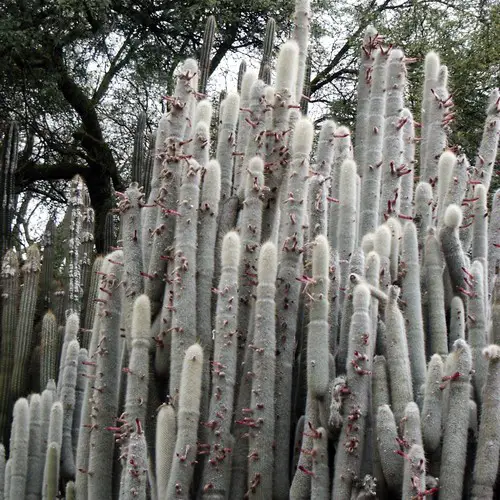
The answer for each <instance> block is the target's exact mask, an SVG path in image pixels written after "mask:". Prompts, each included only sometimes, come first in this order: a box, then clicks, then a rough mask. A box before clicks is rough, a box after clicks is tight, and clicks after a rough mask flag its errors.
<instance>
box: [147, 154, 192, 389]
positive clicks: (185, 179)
mask: <svg viewBox="0 0 500 500" xmlns="http://www.w3.org/2000/svg"><path fill="white" fill-rule="evenodd" d="M199 183H200V172H199V165H198V164H197V163H196V162H194V161H190V162H187V164H186V165H185V166H184V172H183V176H182V184H181V189H180V193H179V198H180V202H179V209H178V211H179V214H180V215H179V220H178V222H177V225H176V231H175V256H174V269H173V276H172V279H173V281H174V304H175V309H174V313H173V317H172V356H171V363H170V381H169V391H170V395H171V396H172V397H173V398H176V397H177V393H178V391H179V387H180V375H181V361H182V359H183V357H184V353H185V351H186V349H187V348H188V347H189V346H190V345H191V344H193V343H194V341H195V340H196V314H195V313H194V311H195V310H196V248H197V222H198V201H199V189H200V186H199ZM152 309H153V308H152Z"/></svg>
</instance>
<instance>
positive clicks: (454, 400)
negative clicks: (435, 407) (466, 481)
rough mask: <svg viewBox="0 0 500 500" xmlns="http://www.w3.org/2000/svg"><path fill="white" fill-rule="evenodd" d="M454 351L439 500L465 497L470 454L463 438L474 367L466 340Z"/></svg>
mask: <svg viewBox="0 0 500 500" xmlns="http://www.w3.org/2000/svg"><path fill="white" fill-rule="evenodd" d="M453 349H454V350H453V352H452V353H451V356H452V357H453V361H454V363H455V368H454V369H455V370H456V371H454V372H453V374H451V375H449V376H448V383H449V384H450V396H449V405H450V407H449V411H448V412H447V417H446V421H445V425H444V431H443V451H442V453H441V476H440V488H439V492H440V493H439V498H444V499H447V498H449V499H450V500H451V499H452V498H453V499H455V498H461V496H462V485H463V478H464V468H465V459H466V452H467V440H466V439H464V438H463V436H466V435H467V428H468V424H469V405H468V401H469V379H470V370H471V367H472V356H471V351H470V347H469V346H468V345H467V343H466V342H465V341H464V340H462V339H459V340H457V341H456V342H455V344H454V346H453Z"/></svg>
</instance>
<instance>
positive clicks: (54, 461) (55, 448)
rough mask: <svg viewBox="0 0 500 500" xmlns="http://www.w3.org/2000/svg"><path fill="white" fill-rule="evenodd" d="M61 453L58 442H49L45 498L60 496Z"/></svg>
mask: <svg viewBox="0 0 500 500" xmlns="http://www.w3.org/2000/svg"><path fill="white" fill-rule="evenodd" d="M60 453H61V452H60V447H59V445H58V444H57V443H54V442H52V443H50V444H49V446H48V448H47V457H46V459H45V472H44V475H43V495H42V498H43V500H55V499H56V498H57V496H58V493H59V460H60Z"/></svg>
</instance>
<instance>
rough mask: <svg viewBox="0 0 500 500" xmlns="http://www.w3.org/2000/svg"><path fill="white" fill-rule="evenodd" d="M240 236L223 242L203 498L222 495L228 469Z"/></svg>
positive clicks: (231, 237)
mask: <svg viewBox="0 0 500 500" xmlns="http://www.w3.org/2000/svg"><path fill="white" fill-rule="evenodd" d="M239 257H240V238H239V237H238V235H237V233H235V232H230V233H227V234H226V236H225V237H224V242H223V245H222V273H221V279H220V282H219V286H218V288H217V290H218V292H217V293H218V300H217V314H216V324H215V332H214V334H215V339H214V355H213V361H212V395H211V398H210V412H209V414H208V419H207V421H206V422H205V423H204V425H205V426H206V427H207V428H208V429H209V430H210V437H209V443H208V444H209V446H210V448H209V455H208V462H207V465H206V467H205V474H204V477H203V493H204V498H224V497H225V496H226V493H227V492H226V489H227V487H228V485H227V478H228V477H229V471H230V459H229V455H230V454H231V453H232V451H233V450H232V449H231V447H230V446H229V443H230V431H231V418H230V417H231V414H232V409H233V400H234V392H235V387H234V385H235V379H236V358H237V348H238V339H237V317H238V302H239V298H238V282H239V279H238V265H239V260H240V259H239Z"/></svg>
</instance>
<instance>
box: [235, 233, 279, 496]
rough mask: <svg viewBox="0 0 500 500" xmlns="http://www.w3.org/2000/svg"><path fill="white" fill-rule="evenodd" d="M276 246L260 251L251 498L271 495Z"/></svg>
mask: <svg viewBox="0 0 500 500" xmlns="http://www.w3.org/2000/svg"><path fill="white" fill-rule="evenodd" d="M277 267H278V262H277V251H276V246H275V245H274V244H273V243H271V242H267V243H265V244H264V245H263V246H262V248H261V251H260V255H259V266H258V273H257V274H258V278H257V279H258V285H257V300H256V302H255V331H254V338H253V345H252V346H251V348H252V349H253V351H254V356H253V365H252V373H253V379H252V393H251V394H252V396H251V401H250V409H251V410H252V412H251V414H252V417H250V418H249V419H248V420H246V419H244V421H243V422H241V424H243V425H248V428H249V436H248V447H249V455H248V497H249V498H253V499H257V498H258V499H264V498H269V497H271V496H272V491H273V467H274V453H273V442H274V439H275V433H274V429H275V420H274V419H275V411H274V405H275V403H274V397H275V396H274V380H275V370H276V368H275V350H276V335H275V328H276V327H275V314H276V303H275V294H276V273H277Z"/></svg>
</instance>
